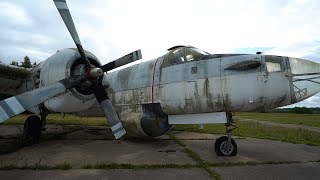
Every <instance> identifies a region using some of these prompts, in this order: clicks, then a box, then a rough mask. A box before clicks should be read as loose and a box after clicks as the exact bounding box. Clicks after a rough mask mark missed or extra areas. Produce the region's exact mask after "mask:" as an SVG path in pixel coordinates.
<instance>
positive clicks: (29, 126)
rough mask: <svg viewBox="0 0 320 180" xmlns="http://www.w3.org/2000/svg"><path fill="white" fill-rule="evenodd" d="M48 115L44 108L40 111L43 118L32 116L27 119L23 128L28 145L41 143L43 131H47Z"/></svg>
mask: <svg viewBox="0 0 320 180" xmlns="http://www.w3.org/2000/svg"><path fill="white" fill-rule="evenodd" d="M47 115H48V110H47V109H46V108H45V107H44V106H43V107H42V108H41V111H40V116H41V118H39V117H38V116H36V115H31V116H29V117H28V118H27V119H26V121H25V122H24V127H23V138H24V139H25V140H26V141H27V142H28V143H31V144H33V143H37V142H38V141H39V139H40V136H41V131H45V130H46V128H45V125H46V117H47Z"/></svg>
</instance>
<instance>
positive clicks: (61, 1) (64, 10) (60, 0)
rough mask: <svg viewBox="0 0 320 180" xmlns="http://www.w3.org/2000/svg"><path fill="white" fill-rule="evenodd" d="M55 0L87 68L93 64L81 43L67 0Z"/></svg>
mask: <svg viewBox="0 0 320 180" xmlns="http://www.w3.org/2000/svg"><path fill="white" fill-rule="evenodd" d="M53 1H54V4H55V5H56V7H57V9H58V11H59V13H60V16H61V17H62V20H63V22H64V24H65V25H66V26H67V28H68V30H69V33H70V35H71V36H72V39H73V41H74V43H75V44H76V46H77V48H78V51H79V53H80V55H81V58H82V59H83V60H84V61H85V64H86V67H87V68H88V67H91V64H90V62H89V60H88V58H87V56H86V54H85V52H84V49H83V47H82V45H81V41H80V38H79V36H78V32H77V29H76V27H75V25H74V23H73V20H72V16H71V14H70V11H69V8H68V5H67V2H66V1H65V0H53Z"/></svg>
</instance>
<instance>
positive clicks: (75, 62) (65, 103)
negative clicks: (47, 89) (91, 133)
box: [38, 49, 100, 112]
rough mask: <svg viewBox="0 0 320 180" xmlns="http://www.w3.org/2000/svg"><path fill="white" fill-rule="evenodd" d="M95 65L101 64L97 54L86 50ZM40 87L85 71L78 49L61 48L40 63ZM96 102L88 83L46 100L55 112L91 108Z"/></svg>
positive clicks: (45, 103) (46, 104)
mask: <svg viewBox="0 0 320 180" xmlns="http://www.w3.org/2000/svg"><path fill="white" fill-rule="evenodd" d="M85 53H86V56H87V57H88V59H89V61H90V62H91V63H92V64H93V65H100V62H99V60H98V58H97V57H96V56H94V55H93V54H92V53H90V52H88V51H86V52H85ZM38 68H39V70H40V77H39V80H40V81H39V84H38V86H39V87H42V86H46V85H48V84H51V83H54V82H57V81H59V80H62V79H65V78H68V77H70V76H72V75H80V74H82V73H84V65H83V61H82V60H81V57H80V54H79V53H78V51H77V50H76V49H64V50H60V51H58V52H57V53H55V54H54V55H52V56H51V57H49V58H48V59H47V60H45V61H44V62H42V63H41V64H40V65H39V67H38ZM94 102H95V97H94V94H93V92H92V91H91V90H90V88H89V86H86V83H82V84H81V85H79V86H77V87H75V88H73V89H70V91H68V92H67V93H64V94H62V95H59V96H56V97H53V98H51V99H49V100H47V101H45V102H44V105H45V106H46V108H47V109H49V110H52V111H55V112H78V111H82V110H85V109H88V108H90V107H91V106H92V105H93V103H94Z"/></svg>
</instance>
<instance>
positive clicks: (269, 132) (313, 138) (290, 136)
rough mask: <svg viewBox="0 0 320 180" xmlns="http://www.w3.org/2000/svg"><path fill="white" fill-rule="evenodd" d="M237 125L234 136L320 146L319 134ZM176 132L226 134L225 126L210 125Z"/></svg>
mask: <svg viewBox="0 0 320 180" xmlns="http://www.w3.org/2000/svg"><path fill="white" fill-rule="evenodd" d="M236 125H237V126H238V129H236V130H234V131H233V134H234V135H236V136H241V137H253V138H260V139H271V140H279V141H283V142H290V143H298V144H307V145H313V146H320V133H319V132H313V131H308V130H305V129H290V128H284V127H277V126H269V125H264V124H260V123H257V122H237V123H236ZM175 130H180V131H193V132H199V133H209V134H225V126H224V125H223V124H217V125H216V124H208V125H205V126H204V128H203V129H199V128H198V125H176V126H175Z"/></svg>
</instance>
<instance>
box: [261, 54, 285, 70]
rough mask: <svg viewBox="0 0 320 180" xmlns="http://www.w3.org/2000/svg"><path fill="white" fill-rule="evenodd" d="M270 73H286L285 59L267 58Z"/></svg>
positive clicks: (278, 57)
mask: <svg viewBox="0 0 320 180" xmlns="http://www.w3.org/2000/svg"><path fill="white" fill-rule="evenodd" d="M265 60H266V65H267V70H268V72H280V71H284V65H283V57H281V56H265Z"/></svg>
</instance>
